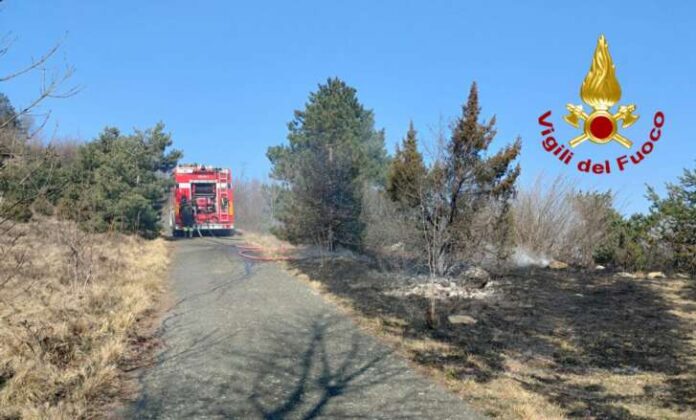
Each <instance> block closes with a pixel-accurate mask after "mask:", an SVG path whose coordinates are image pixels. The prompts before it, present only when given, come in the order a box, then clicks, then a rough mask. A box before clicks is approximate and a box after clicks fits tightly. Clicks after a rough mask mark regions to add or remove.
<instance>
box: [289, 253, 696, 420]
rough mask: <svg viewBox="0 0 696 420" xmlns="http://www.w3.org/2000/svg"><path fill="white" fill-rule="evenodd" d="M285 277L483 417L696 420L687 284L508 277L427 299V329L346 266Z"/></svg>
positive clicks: (376, 281)
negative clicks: (349, 316) (459, 318)
mask: <svg viewBox="0 0 696 420" xmlns="http://www.w3.org/2000/svg"><path fill="white" fill-rule="evenodd" d="M289 267H290V268H291V269H293V270H294V271H295V272H297V273H302V274H304V275H305V276H307V278H309V279H311V280H313V281H314V282H315V284H319V285H321V286H320V287H321V289H322V290H324V291H325V292H327V293H329V294H330V295H331V296H333V297H334V299H335V300H336V301H338V302H339V303H341V304H342V305H343V306H344V307H347V309H349V310H350V311H351V312H353V313H354V314H355V315H356V316H357V318H358V319H359V320H361V321H362V324H363V325H365V326H367V327H369V328H370V329H371V330H373V332H375V333H377V334H378V335H379V336H381V337H383V338H384V339H386V340H387V341H389V342H391V343H392V344H393V345H395V347H397V348H399V349H400V350H401V351H402V352H403V353H404V354H405V355H407V357H409V358H410V359H411V360H412V361H414V362H416V363H417V365H418V366H420V367H422V368H423V369H425V370H427V371H428V372H430V373H432V374H434V375H435V376H436V377H438V378H440V379H441V380H442V381H444V382H445V383H446V384H447V385H448V386H449V387H450V388H451V389H452V390H454V391H455V392H457V393H459V394H460V395H461V396H462V397H463V398H465V399H467V400H469V401H470V402H471V403H472V405H473V406H474V407H475V408H478V409H479V410H480V411H481V412H483V413H486V414H488V415H492V416H500V417H504V418H529V419H538V418H563V417H583V418H622V419H623V418H660V419H662V418H688V417H696V305H694V301H693V300H691V299H690V296H692V290H693V289H692V288H693V284H692V281H690V280H686V279H655V280H647V279H645V280H638V279H625V278H618V277H616V276H614V275H612V274H611V273H604V272H586V271H574V270H548V269H524V270H517V271H514V272H510V273H507V274H505V275H504V276H500V277H499V278H497V279H495V286H494V287H495V291H494V293H492V294H491V295H490V296H488V297H485V298H478V299H471V298H463V297H452V298H448V299H445V300H440V301H437V304H436V306H435V309H436V319H435V320H432V319H431V320H429V319H428V317H429V315H428V312H429V311H428V309H429V307H430V301H429V300H428V299H426V298H423V297H418V296H413V295H410V296H398V295H394V294H393V293H389V291H391V290H393V289H394V288H395V287H398V283H399V281H398V280H395V279H396V278H399V274H398V273H388V272H379V271H377V270H375V269H373V268H371V267H369V266H368V265H366V264H365V263H364V262H357V261H354V260H350V259H345V258H343V259H337V260H333V261H324V263H323V264H322V263H321V261H317V260H303V261H295V262H291V263H290V264H289ZM453 314H465V315H468V316H470V317H473V318H474V319H475V321H476V322H475V323H469V324H467V325H462V324H456V325H453V324H451V323H450V322H449V320H448V317H449V315H453Z"/></svg>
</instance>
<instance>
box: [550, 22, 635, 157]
mask: <svg viewBox="0 0 696 420" xmlns="http://www.w3.org/2000/svg"><path fill="white" fill-rule="evenodd" d="M615 70H616V69H615V67H614V62H613V61H612V60H611V56H610V55H609V46H608V45H607V40H606V39H605V38H604V35H602V36H600V37H599V40H598V41H597V48H596V49H595V53H594V57H593V58H592V66H591V67H590V71H589V72H588V73H587V76H585V80H584V81H583V82H582V86H581V87H580V98H582V101H583V102H585V103H586V104H587V105H589V106H590V107H592V112H591V113H590V114H589V115H588V114H587V113H586V112H585V110H584V109H583V106H582V105H573V104H568V105H566V109H568V111H569V114H568V115H566V116H565V117H563V119H564V120H565V121H566V122H567V123H568V124H570V125H572V126H573V127H575V128H579V126H580V124H579V123H580V120H582V121H583V133H582V134H581V135H579V136H577V137H575V138H573V139H572V140H570V147H576V146H577V145H579V144H580V143H582V142H584V141H585V140H590V141H591V142H593V143H596V144H607V143H609V142H610V141H612V140H615V141H617V142H618V143H619V144H621V145H622V146H624V147H626V148H630V147H631V146H632V145H633V142H632V141H631V140H629V139H627V138H626V137H624V136H622V135H621V134H619V133H618V131H619V129H618V126H619V121H622V124H621V127H622V128H626V127H630V126H631V125H633V124H634V123H635V122H636V121H637V120H638V115H634V114H633V112H634V111H635V110H636V106H635V105H633V104H630V105H620V106H619V109H618V111H617V112H616V113H614V114H612V113H611V112H610V110H611V107H613V106H614V104H616V103H617V102H618V101H619V100H620V99H621V86H620V85H619V81H618V80H617V79H616V74H615Z"/></svg>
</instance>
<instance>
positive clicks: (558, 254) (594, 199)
mask: <svg viewBox="0 0 696 420" xmlns="http://www.w3.org/2000/svg"><path fill="white" fill-rule="evenodd" d="M612 202H613V196H612V194H611V193H610V192H604V193H602V192H596V191H591V192H582V191H578V190H576V189H575V188H574V186H573V185H572V183H571V182H570V181H569V180H568V179H567V178H565V177H562V176H559V177H556V178H555V179H554V180H553V181H552V182H550V183H547V182H546V181H545V179H544V178H543V177H538V178H537V180H536V181H535V183H534V185H533V186H532V188H530V189H527V190H522V191H520V192H519V193H518V195H517V198H516V199H515V201H514V203H513V220H514V241H515V244H516V245H517V246H518V248H519V250H520V252H522V253H524V254H528V255H530V257H531V259H532V260H534V259H538V260H540V261H541V260H549V259H551V258H555V259H558V260H561V261H564V262H567V263H570V264H575V265H583V266H589V265H591V264H592V263H593V262H594V256H595V253H598V254H601V255H603V258H604V259H606V258H609V257H608V255H609V253H610V252H611V251H610V250H608V249H602V250H598V249H597V244H601V243H604V242H605V241H606V237H607V236H609V235H610V233H609V232H608V231H609V227H610V225H611V223H612V221H613V220H615V219H616V217H618V213H616V211H614V210H613V208H612Z"/></svg>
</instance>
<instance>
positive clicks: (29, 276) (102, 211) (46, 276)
mask: <svg viewBox="0 0 696 420" xmlns="http://www.w3.org/2000/svg"><path fill="white" fill-rule="evenodd" d="M2 42H4V43H5V44H3V45H1V46H0V57H2V56H3V55H5V54H7V53H8V52H9V51H10V50H11V49H10V48H9V47H10V46H11V43H10V40H9V38H3V39H2ZM58 49H59V46H56V47H55V48H53V49H51V50H49V51H48V52H47V53H46V54H45V55H44V56H42V57H40V58H39V59H38V60H35V61H33V62H32V63H31V64H29V65H28V66H27V67H25V68H21V69H17V70H16V71H14V72H12V73H10V74H9V75H4V76H3V77H0V82H2V83H10V82H12V81H13V80H14V79H15V78H17V77H30V76H31V75H32V74H35V73H38V74H40V75H41V74H55V75H56V76H55V77H54V78H52V79H49V80H47V79H46V78H44V80H43V84H42V88H41V90H40V92H39V95H38V96H37V97H36V98H34V99H33V100H31V101H30V102H29V104H24V105H22V106H21V107H18V108H15V107H14V106H13V105H12V103H11V102H10V100H9V99H8V98H7V97H6V96H5V95H3V94H2V93H0V237H1V238H2V239H1V240H0V343H2V344H1V345H0V418H7V419H14V418H51V419H77V418H95V417H102V416H104V415H105V411H104V410H108V409H109V407H111V405H110V404H111V403H112V402H114V400H115V399H116V398H117V397H122V396H124V395H126V394H127V393H128V389H127V388H128V387H127V383H128V381H126V380H125V375H124V368H126V367H128V366H131V365H133V364H136V362H137V360H138V357H139V349H141V348H142V347H143V343H144V342H146V340H147V336H144V335H141V331H144V330H142V327H143V325H144V321H145V320H146V319H147V317H148V316H150V315H152V314H153V311H154V310H155V308H156V303H157V301H158V298H159V296H160V294H161V292H162V290H163V284H164V278H165V275H166V273H165V271H166V267H167V264H168V248H167V246H166V245H165V243H164V242H163V240H161V239H156V240H151V239H154V238H156V237H157V236H158V234H159V231H160V212H161V209H162V205H163V203H164V199H165V193H166V192H167V191H168V189H169V181H168V180H167V177H166V176H164V175H165V173H166V171H168V170H169V169H171V168H172V167H173V166H174V165H175V164H176V162H177V160H178V158H179V157H180V152H178V151H176V150H170V149H169V148H170V146H171V144H172V141H171V138H170V136H169V135H168V134H167V133H166V132H165V131H164V126H163V125H162V124H158V125H156V126H155V127H154V128H152V129H148V130H144V131H136V132H135V133H133V134H131V135H124V134H122V133H120V132H119V130H117V129H115V128H106V129H105V130H104V131H103V133H102V134H100V135H99V136H98V138H97V139H95V140H93V141H89V142H79V141H78V142H75V141H56V140H54V139H50V138H47V137H46V134H45V130H44V127H45V125H46V122H47V120H48V115H50V112H48V111H46V110H45V107H46V103H47V102H48V101H50V100H52V99H56V98H67V97H70V96H72V95H74V94H76V93H77V92H78V91H79V89H77V88H71V87H69V86H67V85H68V84H69V83H70V77H71V76H72V69H70V68H68V69H67V70H65V71H64V72H60V71H48V69H47V67H51V64H50V63H51V60H52V57H53V56H54V55H55V53H56V51H58ZM1 86H2V85H0V88H1Z"/></svg>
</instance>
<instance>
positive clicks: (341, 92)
mask: <svg viewBox="0 0 696 420" xmlns="http://www.w3.org/2000/svg"><path fill="white" fill-rule="evenodd" d="M288 129H289V133H288V144H287V145H281V146H275V147H271V148H269V149H268V153H267V156H268V158H269V160H270V161H271V164H272V165H273V170H272V173H271V176H272V177H273V178H274V179H277V180H279V181H281V183H282V184H283V186H284V187H285V188H284V190H283V193H282V194H281V197H280V202H281V203H280V206H279V209H278V219H279V220H280V221H281V222H282V227H281V228H279V229H278V230H277V231H276V233H277V234H278V235H279V236H281V237H283V238H285V239H288V240H290V241H292V242H295V243H309V242H314V243H321V244H322V245H324V246H325V247H326V248H327V249H329V250H333V249H334V248H335V247H336V246H337V245H342V246H345V247H350V248H357V247H359V246H360V244H361V236H362V230H363V226H362V223H361V222H360V219H359V216H360V212H361V199H362V197H361V187H362V185H363V184H365V183H373V184H383V183H384V178H385V168H386V161H387V157H386V151H385V149H384V133H383V132H382V131H377V130H375V128H374V115H373V113H372V111H370V110H367V109H365V108H364V107H363V106H362V105H361V104H360V102H359V101H358V98H357V95H356V91H355V89H353V88H352V87H350V86H348V85H346V83H345V82H343V81H341V80H339V79H337V78H334V79H329V80H328V81H327V82H326V84H323V85H319V89H318V91H317V92H313V93H311V94H310V96H309V101H308V102H307V104H306V106H305V109H304V110H303V111H295V118H294V119H293V121H292V122H290V123H289V124H288Z"/></svg>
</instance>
